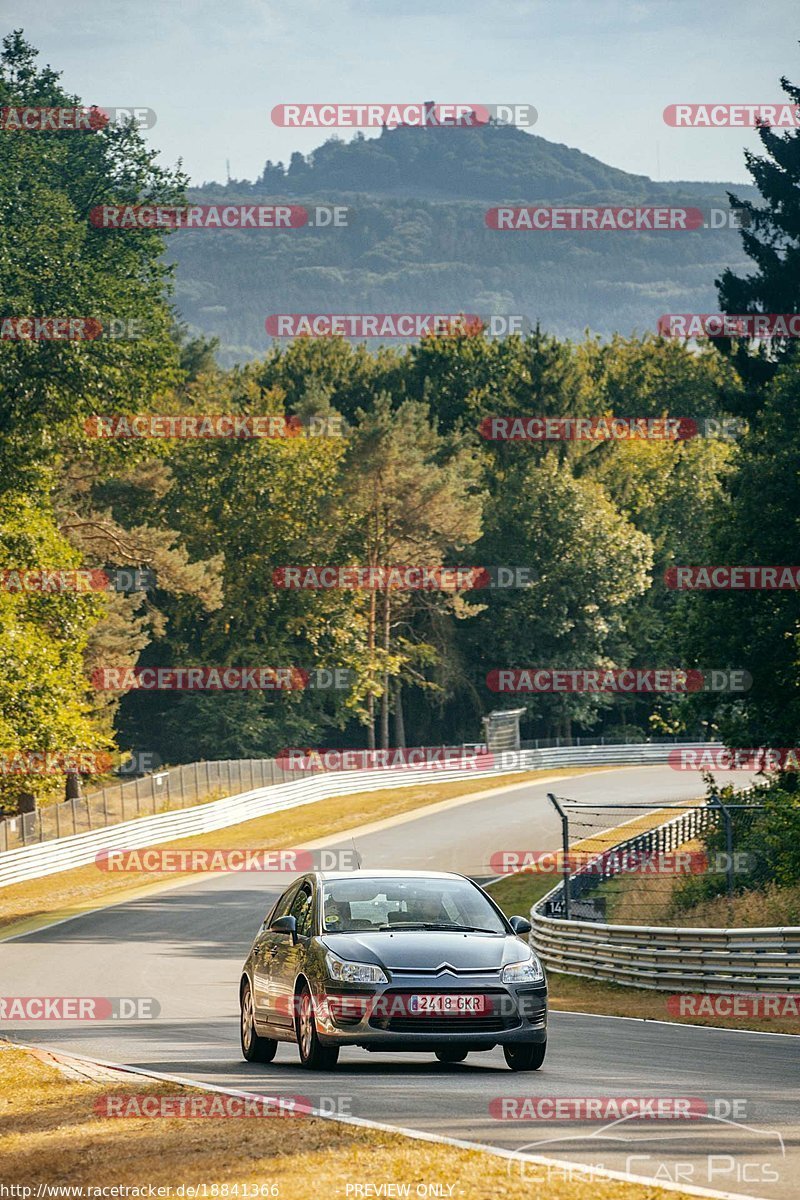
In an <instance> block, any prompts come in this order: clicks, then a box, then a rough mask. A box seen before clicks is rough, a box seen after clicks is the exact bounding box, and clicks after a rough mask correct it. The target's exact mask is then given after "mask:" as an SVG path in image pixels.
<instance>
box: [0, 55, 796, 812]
mask: <svg viewBox="0 0 800 1200" xmlns="http://www.w3.org/2000/svg"><path fill="white" fill-rule="evenodd" d="M784 87H785V90H786V91H787V93H788V94H789V95H790V96H791V98H792V99H793V100H794V101H795V102H798V101H800V91H798V89H796V88H794V87H792V86H791V85H789V84H788V83H784ZM77 102H78V98H77V97H74V96H69V95H67V94H66V93H65V92H64V91H63V90H62V87H61V84H60V82H59V78H58V76H57V75H56V74H55V73H54V72H52V71H50V70H49V68H48V69H42V68H40V67H39V66H38V65H37V62H36V55H35V52H34V50H33V49H32V48H31V47H30V46H29V45H28V44H27V43H26V42H25V40H24V38H23V37H22V35H21V34H19V33H16V34H13V35H11V36H9V37H8V38H6V39H5V42H4V52H3V55H2V60H1V61H0V105H20V104H30V105H57V104H69V103H72V104H74V103H77ZM495 132H497V131H495ZM760 133H761V140H762V143H763V156H761V157H753V156H751V158H750V159H749V162H748V166H749V169H750V171H751V174H752V177H753V180H754V182H755V184H756V185H757V187H758V189H759V192H760V198H759V201H758V205H757V206H755V207H754V206H753V203H752V200H751V199H746V200H742V201H740V202H737V201H736V200H735V199H734V200H733V201H732V203H733V204H734V206H735V205H736V204H737V203H740V204H741V205H742V206H744V208H745V209H747V211H748V213H749V217H750V224H749V225H748V227H747V228H746V229H745V230H743V231H742V234H741V239H742V246H743V251H744V253H745V254H746V255H747V256H748V257H749V258H750V259H751V260H752V263H753V264H754V273H753V274H751V275H747V274H742V273H741V272H738V269H734V270H729V271H727V272H725V273H723V274H722V276H721V278H720V280H719V296H720V304H721V308H722V311H727V312H782V313H786V312H797V311H800V272H798V258H799V257H800V193H799V192H798V181H800V135H799V134H798V133H797V132H794V133H790V134H785V135H784V134H781V135H778V134H775V133H772V132H771V131H769V130H767V129H762V130H761V131H760ZM486 135H487V136H488V132H487V134H486ZM403 136H406V137H408V136H413V135H412V134H410V133H407V132H404V134H403ZM422 136H423V137H424V136H426V135H425V134H424V133H423V134H422ZM456 136H461V135H460V134H457V135H456ZM364 152H365V153H366V151H364ZM370 152H371V153H372V152H373V151H370ZM374 152H377V151H374ZM331 156H334V152H333V151H331ZM584 157H585V156H584ZM593 161H594V160H589V159H587V162H589V163H591V162H593ZM600 165H602V164H600ZM298 169H299V168H298ZM601 182H602V180H601ZM186 187H187V180H186V179H185V178H184V177H183V176H182V175H181V174H180V172H177V171H174V172H173V171H169V170H165V169H164V168H161V167H159V166H158V165H157V164H156V155H155V154H154V153H153V152H152V151H150V150H149V149H147V148H146V146H145V144H144V142H143V140H142V138H141V137H140V135H139V133H138V132H137V130H136V128H135V126H133V125H129V126H126V127H113V128H112V127H108V128H106V129H102V130H100V131H98V132H97V133H94V134H92V135H90V136H84V135H80V136H76V135H69V134H62V133H52V134H41V135H39V136H36V137H29V136H25V135H13V136H12V135H7V134H4V135H2V137H0V214H1V219H0V296H1V297H2V299H1V302H2V306H3V315H5V316H19V315H39V316H42V315H47V316H63V315H68V314H81V315H84V316H92V317H96V318H98V319H106V318H110V317H113V318H115V319H136V320H137V321H140V322H142V327H143V328H144V329H145V333H144V336H142V337H140V338H136V339H131V340H124V339H121V340H119V341H115V340H107V339H98V340H96V341H88V342H80V341H77V342H58V341H53V342H46V341H43V342H36V341H26V340H0V437H1V440H0V457H1V459H2V461H1V462H0V468H1V469H0V570H1V571H10V570H11V571H13V570H20V569H30V568H52V569H57V568H76V567H87V568H119V567H127V568H151V569H152V570H153V571H154V572H155V577H156V587H155V588H154V589H151V590H148V591H132V592H129V593H126V592H113V591H110V592H109V591H103V592H93V593H88V594H87V593H69V592H64V593H60V594H46V595H45V594H37V593H35V592H21V593H20V592H14V591H9V590H2V589H0V753H5V754H13V753H18V752H20V751H21V750H25V751H50V752H74V751H75V750H78V749H80V750H110V751H111V752H112V753H113V754H114V755H118V754H119V753H120V752H125V751H128V750H130V749H131V748H139V749H146V750H149V751H153V752H155V753H157V754H158V755H159V756H160V757H161V759H162V760H163V761H165V762H171V763H176V762H181V761H184V762H185V761H193V760H197V759H202V758H229V757H230V758H236V757H260V756H269V755H274V754H276V753H277V752H279V751H280V750H281V749H283V748H285V747H287V746H363V745H367V744H376V745H378V746H381V745H383V746H387V745H399V744H409V745H414V744H440V743H448V744H454V743H460V742H462V741H476V740H478V739H479V738H480V736H481V717H482V716H483V715H484V714H485V713H486V712H488V711H489V710H491V709H492V708H495V707H508V706H512V705H514V706H516V705H517V704H519V705H524V707H525V709H526V716H525V718H524V721H523V731H524V736H528V737H536V736H556V735H557V736H561V737H570V736H574V735H576V734H587V733H598V734H599V733H604V734H605V735H606V736H614V735H615V734H620V735H621V734H623V733H624V734H625V735H627V736H641V737H646V736H649V735H651V734H652V735H660V734H665V733H668V734H677V735H688V736H691V737H694V736H703V735H704V734H706V733H707V732H713V733H718V734H719V735H720V736H722V737H723V738H725V739H726V740H727V741H728V743H729V744H733V745H738V746H753V745H772V746H792V745H794V744H796V741H797V738H798V734H800V689H799V688H798V650H799V649H800V646H799V645H798V630H799V628H800V627H799V626H798V616H799V615H800V611H799V610H798V598H797V592H796V591H783V592H761V593H759V592H749V593H681V592H676V591H675V590H672V589H670V588H669V587H667V586H666V584H665V580H664V576H665V572H666V571H667V570H668V569H669V568H670V567H673V566H675V565H679V564H706V563H731V564H735V563H741V564H755V563H763V564H776V563H777V564H780V563H792V562H793V561H795V558H796V550H795V547H796V545H797V537H796V535H797V526H798V514H800V491H798V466H799V465H800V432H798V423H797V420H796V413H797V405H798V391H799V390H800V389H799V386H798V385H800V363H798V360H797V356H796V354H795V353H794V343H791V342H787V343H784V344H777V343H775V342H773V343H771V344H770V345H768V346H762V347H760V348H759V347H754V346H752V345H749V344H746V343H743V342H740V343H738V344H734V345H731V344H728V343H724V344H722V343H716V344H714V345H710V346H707V347H703V348H698V347H696V346H687V345H685V344H683V343H680V342H677V341H675V340H668V339H665V338H661V337H658V336H656V335H655V334H645V335H642V336H633V337H626V336H622V335H619V334H618V335H615V336H613V337H611V338H609V339H606V340H605V341H601V340H600V339H599V338H595V337H586V338H584V339H583V340H575V341H566V340H563V339H559V338H557V337H555V336H554V335H553V334H552V333H551V332H548V330H547V328H546V327H544V325H543V326H542V327H539V328H535V329H534V330H533V331H532V332H531V334H530V335H528V336H525V337H519V336H512V337H508V338H505V339H489V338H487V337H485V336H484V335H482V334H480V335H475V334H474V333H472V332H454V333H447V334H440V335H433V336H429V337H425V338H423V339H422V340H421V341H420V342H419V343H417V344H412V345H409V346H407V347H402V348H394V347H391V348H387V347H383V348H379V349H377V350H367V348H366V347H365V346H363V345H362V346H352V345H350V344H349V343H348V342H346V341H344V340H342V339H340V338H332V339H322V340H311V339H298V340H297V341H295V342H294V343H292V344H289V345H287V346H285V347H283V348H278V347H275V348H273V349H271V350H268V351H266V352H265V353H264V354H263V356H261V357H260V358H258V359H256V360H254V361H251V362H248V363H246V364H244V365H238V366H230V367H223V366H221V365H219V362H218V359H217V355H216V346H215V343H214V342H213V340H206V339H203V338H197V337H191V336H189V335H187V332H186V330H185V328H184V327H182V325H181V319H180V318H181V314H179V313H178V312H177V310H176V308H175V304H174V295H173V291H172V289H173V286H174V270H173V268H171V267H170V266H169V265H168V262H167V257H166V255H165V247H167V246H168V245H169V236H168V235H167V234H165V233H164V232H163V231H136V232H134V233H131V232H129V231H122V230H121V231H117V232H113V231H107V230H98V229H95V228H93V227H92V225H91V224H90V222H89V220H88V212H89V209H90V208H91V207H92V205H93V204H96V203H98V202H99V201H100V200H102V201H104V202H109V203H121V202H131V203H132V202H141V201H142V200H145V199H146V200H147V201H153V202H156V201H160V202H163V203H173V204H174V203H180V202H181V201H182V199H183V198H184V197H185V195H186ZM226 236H230V235H226ZM201 249H202V248H201V247H200V246H199V245H198V247H197V249H196V251H195V252H196V253H200V252H201ZM323 307H324V306H320V307H319V308H318V309H317V311H321V309H322V308H323ZM397 307H398V308H402V307H403V305H398V306H397ZM370 308H374V309H375V310H379V306H377V305H376V306H370ZM291 310H292V307H291V305H286V308H285V311H291ZM146 413H152V414H163V413H172V414H219V413H235V414H249V415H251V416H255V415H266V414H274V415H280V414H285V415H287V416H292V417H296V418H298V419H299V423H300V425H301V426H302V427H303V428H304V429H307V428H308V426H309V424H310V423H311V419H312V418H315V417H316V418H320V419H321V420H322V419H324V418H331V416H333V415H335V416H336V417H337V418H341V426H342V429H343V436H305V435H303V434H302V433H301V435H300V436H295V437H288V438H274V439H250V440H237V439H232V438H222V439H189V438H186V439H180V440H175V439H173V440H168V439H118V438H109V439H103V438H97V437H92V436H90V435H89V434H88V433H87V424H86V423H87V421H90V418H92V417H93V416H97V415H104V414H105V415H110V414H128V415H133V414H146ZM604 414H605V415H608V414H614V415H618V416H635V417H663V416H665V415H672V416H675V417H684V418H693V419H695V420H697V421H702V420H703V419H704V418H718V419H721V418H723V417H725V416H726V415H732V416H736V417H738V418H741V419H742V420H743V422H744V424H743V425H742V426H741V428H742V430H743V432H742V433H741V435H740V436H738V437H737V438H723V437H694V438H691V439H688V440H682V441H642V440H631V441H619V442H610V441H595V442H557V441H552V442H526V441H520V442H503V441H489V440H486V439H485V438H483V437H482V436H481V434H480V430H479V426H480V424H481V422H482V421H483V420H484V418H486V417H489V416H493V415H520V416H548V415H551V416H573V417H578V416H592V415H594V416H599V415H604ZM90 428H91V426H90ZM406 563H413V564H419V565H426V566H433V565H438V564H449V565H481V566H500V565H513V566H522V567H526V568H530V570H531V583H530V585H529V586H527V587H524V588H517V589H508V590H486V589H479V590H474V591H469V592H463V593H453V592H447V591H424V592H423V591H417V592H415V591H408V592H396V591H395V592H387V591H378V592H376V591H367V590H342V589H339V590H287V589H283V588H280V587H276V586H275V584H274V582H273V571H274V570H275V569H276V568H279V567H282V566H286V565H290V564H317V565H324V564H341V565H345V564H366V565H376V564H385V565H387V564H406ZM134 665H139V666H148V665H154V666H164V667H170V666H198V665H199V666H222V665H241V666H272V667H280V666H288V665H294V666H296V667H299V668H301V669H304V670H309V669H313V668H316V667H327V668H335V667H337V668H345V669H347V670H348V671H349V672H351V676H350V678H351V680H352V684H351V686H349V687H348V688H346V689H342V690H339V691H335V690H327V691H326V690H309V689H300V690H296V691H288V692H277V693H270V692H263V693H261V692H253V691H238V692H236V691H234V692H227V693H221V692H215V691H207V692H183V693H181V692H170V691H143V690H137V689H127V690H124V691H116V692H115V691H112V692H108V691H97V690H95V689H94V688H93V687H92V682H91V681H92V677H93V672H95V671H96V670H97V668H99V667H104V666H114V667H132V666H134ZM629 665H630V666H638V667H645V668H660V667H677V668H683V669H689V668H701V669H711V668H733V669H742V670H746V671H748V672H749V673H750V674H751V675H752V678H753V685H752V688H751V689H750V690H749V691H747V692H745V693H743V694H741V695H734V696H731V695H716V696H715V695H711V694H708V693H697V694H693V695H690V696H687V695H661V696H656V697H646V696H642V697H636V696H628V697H625V698H621V697H616V698H615V697H613V696H600V697H598V696H589V695H552V696H546V695H540V696H522V697H515V696H498V695H496V694H494V693H493V692H492V691H491V690H490V689H489V688H488V687H487V684H486V676H487V673H488V672H489V671H491V670H495V669H497V668H503V667H534V666H538V667H551V668H555V667H567V668H593V667H622V666H629ZM23 788H25V789H27V790H33V791H37V792H38V793H39V794H40V795H42V796H45V795H46V794H47V793H48V792H52V788H53V783H52V780H49V779H46V778H42V779H34V780H32V781H31V780H30V779H27V778H26V779H22V778H21V777H19V776H15V775H7V776H5V777H3V776H0V803H2V804H3V805H4V806H5V807H6V808H7V809H9V810H13V808H14V806H15V805H16V803H17V801H18V797H19V793H20V790H22V789H23Z"/></svg>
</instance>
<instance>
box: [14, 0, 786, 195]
mask: <svg viewBox="0 0 800 1200" xmlns="http://www.w3.org/2000/svg"><path fill="white" fill-rule="evenodd" d="M0 15H2V17H3V20H2V22H0V25H2V28H3V32H4V33H5V32H8V31H9V30H10V29H12V28H15V27H20V26H21V27H22V28H23V29H24V31H25V35H26V37H27V39H28V41H30V42H32V43H33V45H34V46H36V47H37V49H39V51H40V52H41V59H40V61H41V62H42V63H49V64H50V65H51V66H52V67H53V68H55V69H56V70H59V71H61V72H62V73H63V82H64V84H65V86H66V87H67V89H68V90H70V91H73V92H75V93H77V94H78V95H80V96H81V97H82V99H83V100H84V101H85V102H86V103H94V104H98V105H101V106H103V105H111V106H114V107H119V106H128V105H130V106H133V107H142V108H150V109H153V110H155V112H156V116H157V119H156V124H155V126H154V127H153V129H152V130H150V131H149V133H148V135H147V137H148V140H149V142H150V143H151V144H152V145H153V147H155V148H156V149H158V150H159V151H160V153H161V158H160V160H159V161H160V162H162V164H163V165H165V166H167V165H174V164H175V163H176V162H177V160H178V159H179V158H180V159H182V160H183V166H184V170H185V171H187V173H188V174H189V176H190V178H191V180H192V182H193V183H195V184H199V183H202V182H204V181H209V180H212V179H216V180H222V181H224V179H225V178H226V173H227V166H226V163H227V161H229V162H230V173H231V176H232V177H234V178H240V179H255V178H256V177H258V175H260V173H261V171H262V169H263V166H264V163H265V161H266V160H267V159H272V160H273V161H277V160H282V161H284V162H288V160H289V157H290V155H291V153H292V151H294V150H300V151H302V152H303V153H304V154H307V153H309V152H310V151H311V150H313V149H314V147H315V146H317V145H319V144H320V143H321V142H323V141H325V140H327V138H328V137H329V136H330V133H329V132H326V131H322V130H292V129H281V128H278V127H277V126H275V125H273V124H272V122H271V119H270V113H271V110H272V108H273V106H274V105H276V104H284V103H295V102H297V103H314V102H317V103H321V102H341V103H345V102H357V101H360V102H364V101H372V102H403V103H416V102H420V101H423V100H429V99H433V100H436V101H438V102H442V103H444V102H447V103H449V102H453V103H477V104H494V103H520V104H521V103H527V104H532V105H534V106H535V108H536V109H537V111H538V114H539V117H538V122H537V124H536V126H535V128H534V129H533V132H534V133H536V134H539V135H540V136H542V137H545V138H547V139H548V140H549V141H553V142H561V143H565V144H566V145H568V146H571V147H575V148H577V149H579V150H582V151H584V152H585V153H587V154H591V155H593V156H594V157H596V158H599V159H601V160H602V161H603V162H606V163H608V164H610V165H612V166H615V167H619V168H622V169H624V170H626V171H631V172H634V173H636V174H643V175H649V176H651V178H653V179H657V180H672V179H697V180H724V181H733V182H743V181H749V177H748V175H747V173H746V170H745V167H744V159H743V149H744V148H745V147H748V148H750V149H757V147H758V140H757V138H756V136H755V134H754V133H752V132H751V131H749V130H746V129H674V128H670V127H668V126H667V125H666V124H665V123H664V120H663V116H662V114H663V110H664V108H665V106H666V105H668V104H673V103H735V102H741V103H773V102H775V101H780V100H781V99H783V98H784V96H783V93H782V92H781V89H780V85H779V79H780V77H781V76H782V75H787V76H788V77H789V78H790V79H792V80H795V81H797V80H800V47H799V46H798V38H800V3H798V0H759V3H757V4H756V3H752V2H751V0H726V3H724V4H718V3H715V4H709V3H706V4H703V3H698V0H656V2H650V0H222V2H220V0H103V2H102V3H100V4H98V3H96V0H91V2H88V0H72V2H71V3H68V4H65V3H64V2H63V0H36V3H35V4H33V5H31V6H30V10H29V12H27V13H23V11H22V9H21V6H19V5H18V4H16V3H13V4H12V3H9V0H0ZM365 132H366V133H367V136H370V134H369V132H368V131H365ZM338 136H340V137H343V138H345V139H349V138H350V137H352V136H353V133H352V131H348V130H340V131H338ZM454 136H457V135H454Z"/></svg>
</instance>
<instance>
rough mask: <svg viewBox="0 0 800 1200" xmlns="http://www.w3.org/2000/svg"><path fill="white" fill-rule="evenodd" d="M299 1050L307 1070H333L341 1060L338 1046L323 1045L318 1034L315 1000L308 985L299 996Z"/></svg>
mask: <svg viewBox="0 0 800 1200" xmlns="http://www.w3.org/2000/svg"><path fill="white" fill-rule="evenodd" d="M297 1001H298V1002H297V1029H296V1033H297V1051H298V1054H299V1055H300V1066H301V1067H304V1068H305V1070H306V1071H332V1070H333V1068H334V1067H335V1066H336V1063H337V1062H338V1060H339V1047H338V1046H323V1045H322V1043H321V1042H320V1040H319V1036H318V1034H317V1023H316V1021H315V1019H314V1002H313V1000H312V999H311V993H310V992H309V990H308V988H307V987H304V988H302V990H301V991H300V994H299V996H298V998H297Z"/></svg>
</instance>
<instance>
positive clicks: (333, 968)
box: [325, 950, 389, 983]
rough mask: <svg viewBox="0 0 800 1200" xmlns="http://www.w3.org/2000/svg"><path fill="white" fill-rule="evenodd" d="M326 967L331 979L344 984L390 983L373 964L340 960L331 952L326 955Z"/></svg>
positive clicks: (383, 973) (382, 972)
mask: <svg viewBox="0 0 800 1200" xmlns="http://www.w3.org/2000/svg"><path fill="white" fill-rule="evenodd" d="M325 966H326V967H327V968H328V974H329V975H330V977H331V979H338V980H340V981H341V982H342V983H388V982H389V980H388V979H387V978H386V974H385V972H384V971H382V970H381V968H380V967H374V966H373V965H372V963H362V962H350V961H349V960H348V959H346V958H339V956H338V954H334V953H333V952H332V951H331V950H329V951H328V953H327V954H326V955H325Z"/></svg>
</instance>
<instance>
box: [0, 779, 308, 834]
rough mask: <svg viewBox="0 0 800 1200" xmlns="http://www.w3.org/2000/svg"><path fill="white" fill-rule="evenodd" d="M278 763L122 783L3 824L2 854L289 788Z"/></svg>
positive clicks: (1, 829) (19, 816)
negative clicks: (247, 793) (219, 799)
mask: <svg viewBox="0 0 800 1200" xmlns="http://www.w3.org/2000/svg"><path fill="white" fill-rule="evenodd" d="M297 774H298V773H297V772H296V771H285V770H283V769H282V767H280V766H279V764H278V763H277V762H276V760H275V759H273V758H239V759H216V760H213V761H210V762H195V763H184V764H183V765H182V766H178V767H165V768H164V769H163V770H161V771H155V772H153V773H152V774H149V775H142V776H139V777H138V778H136V779H122V778H120V779H119V780H118V781H117V782H115V783H112V784H106V785H105V787H102V788H98V789H96V790H95V791H92V792H87V793H86V794H85V795H83V796H80V797H79V798H77V799H74V800H60V801H58V802H57V803H56V804H46V805H43V806H41V807H40V808H37V809H36V811H35V812H30V813H19V814H18V815H17V816H13V817H6V819H5V820H0V854H2V853H3V852H4V851H6V850H14V849H16V848H17V847H18V846H28V845H31V844H32V843H33V842H47V841H50V840H51V839H52V838H61V837H70V836H72V835H73V834H76V833H88V832H89V830H92V829H102V828H103V827H104V826H106V825H117V824H119V823H121V822H122V821H129V820H131V819H132V818H133V817H142V816H153V815H154V814H155V813H159V812H166V811H168V810H169V809H174V808H187V807H188V806H189V805H191V804H198V803H199V802H200V801H201V800H204V799H206V798H207V797H209V796H214V795H216V796H220V795H228V796H232V795H233V794H234V793H235V792H241V791H243V790H244V789H245V788H255V787H265V786H266V785H267V784H271V783H284V782H286V781H287V780H290V779H294V778H295V777H296V776H297Z"/></svg>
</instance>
